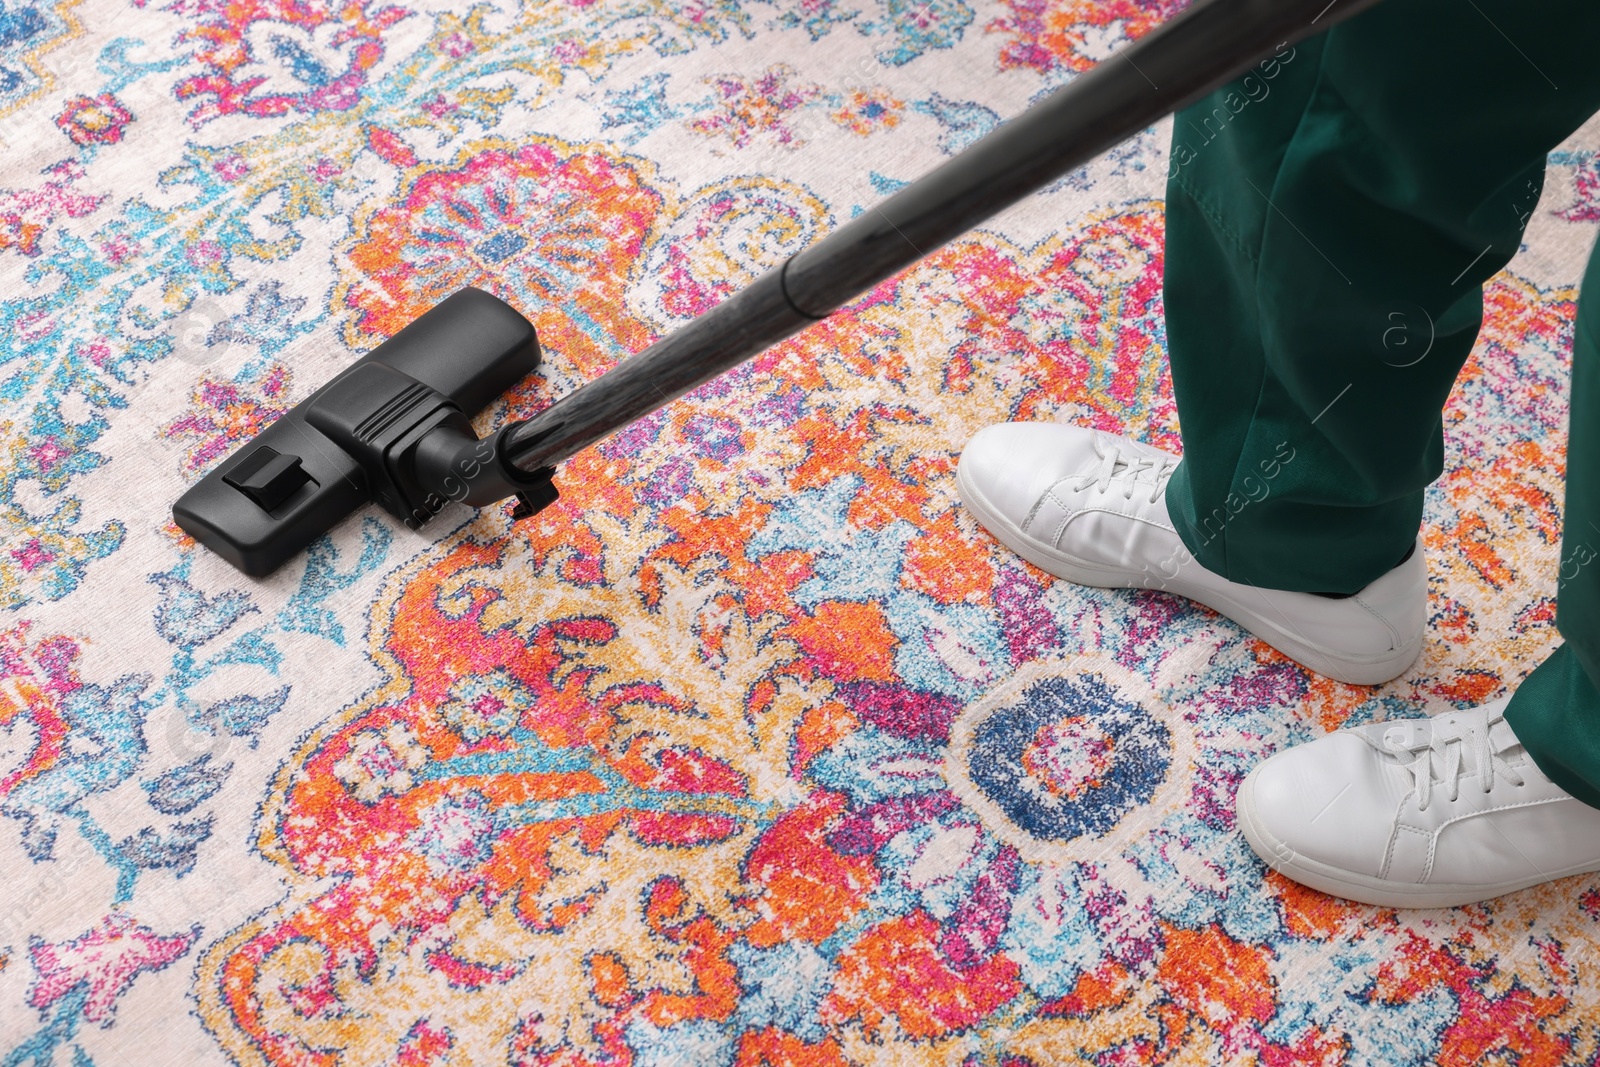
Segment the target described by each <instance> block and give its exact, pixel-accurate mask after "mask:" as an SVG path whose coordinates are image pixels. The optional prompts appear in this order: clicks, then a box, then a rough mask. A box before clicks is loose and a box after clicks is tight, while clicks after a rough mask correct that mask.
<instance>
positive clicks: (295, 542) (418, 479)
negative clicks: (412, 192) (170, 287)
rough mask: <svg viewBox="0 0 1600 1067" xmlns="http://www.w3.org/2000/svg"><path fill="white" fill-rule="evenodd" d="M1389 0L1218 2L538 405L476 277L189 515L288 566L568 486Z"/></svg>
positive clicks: (516, 316) (254, 563)
mask: <svg viewBox="0 0 1600 1067" xmlns="http://www.w3.org/2000/svg"><path fill="white" fill-rule="evenodd" d="M1376 2H1377V0H1199V2H1197V3H1195V4H1194V5H1193V6H1191V7H1189V8H1187V9H1186V10H1185V11H1183V12H1182V13H1181V14H1179V15H1177V16H1176V17H1174V18H1172V19H1171V20H1169V21H1168V22H1166V23H1165V24H1163V25H1162V26H1160V27H1159V28H1157V29H1156V30H1153V31H1152V32H1150V33H1148V34H1146V35H1145V36H1144V37H1142V38H1141V39H1139V40H1138V41H1136V42H1134V43H1132V44H1130V45H1128V46H1127V47H1125V48H1123V49H1121V50H1119V51H1118V52H1116V53H1114V54H1113V55H1111V56H1110V57H1108V58H1107V59H1105V60H1104V61H1102V62H1101V63H1099V64H1098V65H1096V66H1095V67H1094V68H1092V69H1091V70H1089V71H1087V72H1085V73H1083V74H1081V75H1079V76H1078V77H1077V78H1075V79H1073V80H1072V81H1070V82H1068V83H1067V84H1065V85H1063V86H1062V87H1061V88H1059V89H1057V90H1056V91H1055V92H1054V93H1052V94H1051V95H1049V96H1048V97H1046V98H1045V99H1043V100H1041V101H1040V102H1039V103H1037V104H1035V105H1034V106H1033V107H1032V108H1030V109H1029V110H1027V111H1026V112H1024V113H1023V114H1022V115H1020V116H1018V117H1016V118H1014V119H1012V120H1010V121H1009V122H1006V123H1004V124H1003V125H1001V126H1000V127H998V128H997V129H995V130H994V131H993V132H991V133H990V134H989V135H988V136H986V137H984V138H983V139H982V140H980V141H978V142H976V143H975V144H973V145H972V146H971V147H969V148H967V149H966V150H965V151H963V152H961V153H960V154H959V155H956V156H954V157H953V158H951V159H949V160H947V161H946V162H945V163H943V164H942V165H940V166H939V167H937V168H935V169H934V170H933V171H931V172H930V173H928V174H926V175H924V176H923V177H921V178H919V179H918V180H916V181H915V182H912V183H911V184H910V185H907V186H905V187H904V188H903V189H901V190H900V191H899V192H897V193H895V194H894V195H893V196H891V197H889V198H888V199H886V200H884V201H883V202H881V203H879V204H877V205H875V206H874V207H872V208H871V209H870V210H868V211H865V212H863V213H862V214H860V215H858V216H857V217H856V218H855V219H853V220H852V221H850V222H849V223H846V224H845V225H843V226H840V227H839V228H838V229H836V230H834V231H833V232H832V233H830V234H828V235H827V236H826V237H823V238H822V239H821V240H819V241H817V242H815V243H814V244H812V245H810V246H809V247H807V248H805V249H804V250H802V251H800V252H798V253H796V254H795V255H794V256H792V257H791V258H790V259H788V260H787V261H785V262H784V263H783V265H782V266H780V267H778V268H776V269H774V270H771V271H769V272H768V273H766V274H764V275H762V276H761V277H759V278H757V279H756V280H755V281H754V282H753V283H751V285H750V286H749V287H748V288H745V289H743V290H741V291H739V292H737V293H735V294H733V295H732V296H730V297H729V298H727V299H726V300H724V301H723V302H722V303H721V304H719V305H717V306H716V307H714V308H712V309H711V310H710V311H708V312H706V313H705V314H703V315H701V316H700V317H699V318H697V319H695V320H694V321H692V322H690V323H688V324H686V325H685V326H683V327H682V328H680V329H679V330H677V331H676V332H674V333H672V334H670V335H668V336H667V337H665V338H663V339H661V340H659V341H657V342H656V343H655V344H653V345H650V346H649V347H648V348H646V349H645V350H644V351H643V352H640V353H638V354H637V355H635V356H632V357H631V358H628V359H626V360H624V361H622V362H621V363H620V364H618V365H617V366H616V367H615V368H613V369H612V370H610V371H608V372H606V373H605V374H602V375H600V376H599V377H597V378H595V379H594V380H593V381H590V382H587V383H585V384H584V385H582V386H580V387H579V388H577V389H575V390H573V391H572V392H571V393H570V394H568V395H567V396H565V397H563V398H561V399H560V400H558V401H557V402H555V403H554V404H552V405H551V406H550V407H548V408H546V409H545V410H543V411H542V412H540V413H539V414H537V415H535V416H533V417H532V418H529V419H527V420H525V421H521V422H515V423H512V424H510V425H508V426H506V427H504V428H502V429H501V430H499V431H498V432H497V433H494V434H493V435H491V436H490V437H487V438H484V439H481V440H480V439H479V438H478V436H477V434H476V433H475V432H474V431H473V428H472V424H471V422H470V421H469V414H472V413H476V412H478V411H480V410H481V409H482V408H484V407H485V406H487V405H488V404H489V402H490V401H491V400H493V399H494V398H495V397H496V396H498V395H500V394H501V393H502V392H504V391H505V390H507V389H509V388H511V387H512V386H513V385H515V384H516V383H517V382H519V381H520V380H521V379H522V378H524V377H525V376H526V375H527V374H529V373H530V372H531V371H532V370H533V369H534V368H535V367H536V366H537V365H538V361H539V342H538V338H537V337H536V336H535V333H534V329H533V326H532V324H531V323H529V322H528V320H527V319H525V318H524V317H523V316H522V315H521V314H520V313H518V312H517V311H516V309H514V308H512V307H511V306H510V305H508V304H506V303H504V302H503V301H501V300H500V299H498V298H497V297H494V296H491V295H490V294H488V293H485V292H483V291H481V290H477V289H471V288H468V289H463V290H461V291H460V292H457V293H455V294H453V295H451V296H450V297H449V298H447V299H446V300H444V301H442V302H441V303H440V304H438V305H437V306H435V307H434V308H432V309H431V310H429V311H428V312H426V313H425V314H423V315H422V316H420V317H419V318H418V319H417V320H416V321H415V322H412V323H411V324H410V325H408V326H406V327H405V328H404V329H402V330H401V331H400V332H399V333H397V334H396V335H395V336H394V337H392V338H390V339H389V340H387V341H385V342H384V343H383V344H381V345H379V346H378V347H377V348H376V349H374V350H373V351H372V352H371V353H369V354H368V355H366V356H365V357H363V358H362V359H360V360H359V361H357V362H356V363H354V364H353V365H351V366H350V367H348V368H346V369H345V370H344V371H343V372H341V373H340V374H339V375H337V376H336V377H335V378H333V380H331V381H329V382H328V383H327V384H326V385H324V386H322V387H321V388H320V389H318V390H317V391H316V392H315V393H313V394H312V395H311V396H309V397H307V398H306V399H305V400H303V401H301V402H300V404H299V405H298V406H296V407H295V408H294V409H293V410H292V411H290V412H288V413H287V414H285V415H283V416H282V417H281V418H279V419H278V420H277V421H276V422H274V423H273V424H272V425H270V426H268V427H267V428H266V429H264V430H262V431H261V432H260V433H258V434H256V436H255V437H253V438H252V439H250V440H249V441H248V442H246V443H245V444H244V445H242V446H241V447H240V448H239V449H238V450H236V451H235V452H233V453H232V454H231V455H230V456H229V457H228V458H227V459H225V460H224V461H223V462H222V463H221V464H219V465H218V466H217V467H216V468H215V469H214V470H212V471H211V472H210V473H208V474H207V475H206V476H205V477H204V478H203V479H201V480H200V481H199V482H198V483H197V484H195V485H194V486H193V487H192V488H190V489H189V491H188V492H186V493H184V494H183V496H182V497H181V498H180V499H179V500H178V502H177V503H176V504H175V505H174V506H173V509H172V510H173V517H174V519H176V521H177V524H178V526H179V527H181V528H182V529H183V530H184V531H185V532H187V533H188V534H190V535H191V536H193V537H194V538H195V540H197V541H199V542H200V543H201V544H203V545H205V546H206V547H207V548H209V549H211V550H212V551H213V552H216V553H217V554H218V555H220V556H221V557H222V558H224V559H226V560H227V561H228V562H229V563H231V564H233V565H234V566H235V567H237V568H238V569H239V570H241V571H243V572H244V573H246V574H248V575H251V576H255V577H260V576H264V575H267V574H270V573H271V572H272V571H274V570H276V569H277V568H278V567H279V566H281V565H282V564H283V563H285V562H286V561H288V560H289V559H290V558H291V557H293V556H295V555H296V554H297V553H299V552H300V551H301V550H302V549H304V548H305V547H306V546H308V545H309V544H310V543H311V542H312V541H313V540H315V539H316V538H317V537H319V536H321V535H322V534H324V533H326V532H327V531H328V530H330V529H331V528H332V527H333V526H334V525H335V524H337V523H338V522H340V521H341V520H343V519H344V518H345V517H346V516H348V515H349V514H350V513H351V512H352V511H354V510H355V509H356V508H358V507H360V506H362V505H363V504H367V503H377V504H379V505H381V506H382V507H384V508H385V509H386V510H388V511H389V512H390V513H391V514H393V515H395V516H396V517H397V518H399V519H401V520H402V521H404V522H405V523H406V525H408V526H409V527H411V528H413V529H415V528H418V527H420V526H421V525H422V524H424V523H426V522H427V521H428V520H429V519H430V518H431V517H432V516H434V515H435V514H437V513H438V512H439V511H441V510H443V509H444V508H445V506H447V505H448V504H450V503H452V502H456V503H462V504H466V505H469V506H472V507H486V506H488V505H490V504H494V503H496V502H498V501H501V500H505V499H507V498H509V497H515V498H516V500H517V505H516V508H515V510H514V511H513V512H512V516H511V517H512V520H513V521H515V520H517V519H521V518H525V517H527V516H530V515H532V514H534V513H536V512H538V511H539V510H541V509H542V508H545V507H548V506H549V505H550V504H551V503H553V502H554V501H555V500H556V498H557V490H556V487H555V483H554V481H553V476H554V474H555V470H556V466H557V464H559V463H561V462H562V461H563V460H565V459H567V458H569V457H571V456H572V455H573V454H574V453H576V452H578V451H580V450H581V449H584V448H587V447H588V446H589V445H591V444H594V443H595V442H597V441H599V440H601V439H602V438H604V437H606V436H607V435H609V434H611V433H612V432H614V431H616V430H619V429H622V428H623V427H624V426H626V425H628V424H629V423H631V422H633V421H634V420H636V419H638V418H641V417H643V416H645V415H648V414H649V413H650V412H652V411H654V410H656V409H657V408H660V407H663V406H664V405H666V404H668V403H670V402H671V401H673V400H675V399H677V398H678V397H680V396H682V395H683V394H684V393H687V392H689V391H690V390H692V389H694V388H696V387H697V386H699V385H701V384H703V383H704V382H706V381H709V380H710V379H711V378H714V377H716V376H717V375H719V374H721V373H723V372H724V371H727V370H729V369H731V368H733V367H734V366H737V365H738V364H739V363H742V362H744V361H745V360H747V359H750V358H751V357H753V356H755V355H757V354H759V353H760V352H762V351H763V350H765V349H766V348H768V347H770V346H771V345H774V344H776V343H778V342H779V341H782V340H783V339H785V338H787V337H790V336H792V335H794V334H796V333H798V332H800V331H801V330H804V329H805V328H806V327H807V326H809V325H811V324H812V323H814V322H818V321H820V320H821V319H824V318H826V317H827V316H828V315H830V314H831V313H832V312H834V311H835V310H837V309H838V308H839V307H841V306H842V305H844V304H845V303H847V302H848V301H850V300H852V299H854V298H855V297H857V296H859V295H860V294H862V293H864V292H866V291H867V290H868V289H870V288H872V287H873V286H874V285H877V284H878V283H880V282H882V281H884V280H885V279H887V278H889V277H891V276H893V275H894V274H896V273H897V272H899V271H901V270H903V269H904V268H906V267H908V266H910V265H912V264H913V263H915V262H916V261H918V260H919V259H921V258H923V257H924V256H926V255H928V254H929V253H930V252H932V251H934V250H935V249H937V248H939V247H940V246H942V245H944V244H946V243H947V242H949V241H951V240H954V239H955V238H957V237H959V236H961V235H962V234H964V233H966V232H967V231H968V230H970V229H972V228H973V227H974V226H977V225H978V224H979V223H981V222H983V221H984V220H986V219H988V218H989V217H991V216H993V215H995V214H997V213H998V212H1000V211H1002V210H1004V209H1005V208H1007V207H1009V206H1010V205H1012V204H1014V203H1016V202H1017V201H1018V200H1020V199H1022V198H1023V197H1025V196H1027V195H1029V194H1030V193H1034V192H1037V191H1038V190H1040V189H1042V188H1044V187H1045V186H1046V185H1049V184H1050V183H1051V182H1053V181H1055V180H1056V179H1057V178H1059V177H1061V176H1063V175H1065V174H1067V173H1069V172H1071V171H1072V170H1073V169H1075V168H1077V167H1079V166H1082V165H1083V164H1084V163H1086V162H1088V161H1089V160H1090V159H1092V158H1094V157H1095V156H1096V155H1098V154H1099V153H1101V152H1103V151H1105V150H1106V149H1108V148H1111V147H1112V146H1114V145H1116V144H1117V143H1119V142H1121V141H1123V140H1125V139H1127V138H1129V137H1131V136H1133V135H1135V134H1137V133H1139V132H1140V131H1142V130H1144V129H1145V128H1146V127H1148V126H1150V125H1151V124H1152V123H1154V122H1156V121H1158V120H1160V119H1161V118H1163V117H1164V116H1166V115H1167V114H1169V113H1170V112H1173V111H1176V110H1178V109H1179V108H1182V107H1184V106H1186V105H1188V104H1190V103H1192V102H1194V101H1195V100H1197V99H1199V98H1200V97H1202V96H1204V95H1205V94H1206V93H1209V92H1211V91H1212V90H1214V89H1216V88H1218V87H1220V86H1222V85H1225V84H1227V83H1228V82H1229V81H1231V80H1232V79H1233V78H1235V77H1237V76H1239V75H1240V74H1242V73H1243V72H1244V71H1245V70H1247V69H1248V68H1250V67H1251V66H1252V65H1254V64H1255V63H1256V62H1257V61H1259V60H1261V59H1263V58H1265V57H1266V56H1268V55H1270V54H1272V53H1273V52H1275V51H1281V50H1282V49H1283V48H1284V47H1286V46H1288V45H1291V44H1293V43H1295V42H1297V41H1300V40H1302V39H1304V38H1306V37H1308V36H1310V35H1312V34H1314V33H1319V32H1321V31H1323V30H1326V29H1327V28H1328V27H1329V26H1330V25H1332V24H1334V23H1335V22H1338V21H1341V20H1343V19H1345V18H1349V17H1350V16H1352V15H1354V14H1356V13H1358V12H1360V11H1362V10H1364V9H1366V8H1368V7H1371V6H1373V4H1375V3H1376Z"/></svg>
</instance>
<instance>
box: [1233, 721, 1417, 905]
mask: <svg viewBox="0 0 1600 1067" xmlns="http://www.w3.org/2000/svg"><path fill="white" fill-rule="evenodd" d="M1241 794H1242V796H1241V799H1242V800H1243V801H1244V802H1245V803H1247V804H1248V805H1249V807H1250V812H1251V817H1252V821H1253V822H1254V824H1255V827H1256V830H1257V832H1258V834H1259V835H1260V836H1262V837H1265V838H1266V841H1265V842H1264V843H1265V844H1266V846H1267V850H1266V851H1267V852H1270V853H1271V854H1270V855H1269V854H1263V856H1262V858H1263V859H1265V860H1267V861H1268V862H1269V863H1271V864H1273V865H1274V866H1281V865H1283V864H1285V863H1290V862H1292V861H1293V860H1294V859H1295V858H1303V859H1308V860H1313V861H1315V862H1317V863H1321V864H1325V865H1327V866H1329V867H1336V868H1338V869H1340V870H1344V871H1350V872H1353V873H1356V874H1361V875H1365V876H1367V877H1377V876H1378V875H1379V874H1380V873H1381V871H1382V870H1383V866H1384V858H1385V856H1386V854H1387V852H1388V847H1389V838H1390V836H1391V834H1392V832H1393V829H1394V823H1395V818H1396V814H1397V812H1398V808H1399V801H1400V796H1399V794H1398V792H1397V790H1396V787H1395V784H1394V783H1393V782H1392V781H1391V780H1390V778H1389V776H1388V775H1387V774H1386V772H1385V768H1384V766H1383V765H1382V763H1381V762H1380V761H1379V759H1378V758H1377V755H1376V753H1374V752H1373V751H1372V749H1371V747H1370V746H1369V745H1367V743H1366V742H1364V741H1362V740H1361V739H1360V738H1359V737H1357V736H1355V735H1354V734H1353V733H1350V732H1344V731H1341V732H1339V733H1335V734H1330V735H1329V736H1327V737H1323V738H1320V739H1318V740H1316V741H1313V742H1310V743H1309V744H1304V745H1297V746H1295V747H1293V748H1290V749H1287V750H1285V751H1283V752H1280V753H1278V754H1277V755H1275V756H1273V757H1271V758H1270V759H1268V760H1267V761H1266V762H1264V763H1262V764H1261V765H1260V766H1258V767H1257V768H1256V769H1255V770H1254V771H1253V772H1251V774H1250V776H1249V778H1247V779H1246V781H1245V784H1244V785H1243V786H1242V787H1241Z"/></svg>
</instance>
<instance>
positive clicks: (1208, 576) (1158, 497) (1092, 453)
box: [956, 422, 1427, 685]
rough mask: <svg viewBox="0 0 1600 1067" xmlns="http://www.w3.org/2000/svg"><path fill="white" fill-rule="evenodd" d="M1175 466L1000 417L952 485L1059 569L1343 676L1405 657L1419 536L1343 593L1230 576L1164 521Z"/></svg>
mask: <svg viewBox="0 0 1600 1067" xmlns="http://www.w3.org/2000/svg"><path fill="white" fill-rule="evenodd" d="M1177 465H1178V457H1176V456H1174V455H1171V454H1170V453H1167V452H1162V451H1161V450H1159V449H1155V448H1151V447H1149V446H1148V445H1142V444H1139V443H1138V442H1136V441H1131V440H1129V439H1127V438H1125V437H1117V436H1114V435H1112V434H1106V433H1101V432H1100V431H1098V430H1090V429H1087V428H1085V427H1081V426H1066V425H1062V424H1060V423H1051V422H1008V423H1001V424H999V425H997V426H989V427H986V428H984V429H983V430H980V431H979V432H978V433H977V434H975V435H974V436H973V438H972V440H971V441H969V442H967V447H966V449H965V450H963V451H962V453H961V461H960V463H959V464H958V465H957V467H956V484H957V486H958V487H959V490H960V493H961V500H962V502H963V503H964V504H965V505H966V506H967V507H968V508H969V509H970V510H971V511H972V513H973V514H974V515H976V516H977V518H978V521H979V522H981V523H982V524H983V525H984V526H985V527H986V528H988V530H989V532H990V533H992V534H994V535H995V537H997V538H999V539H1000V541H1001V542H1002V543H1003V544H1005V545H1006V546H1007V547H1009V548H1010V549H1011V550H1012V551H1014V552H1016V553H1017V554H1018V555H1020V556H1021V557H1022V558H1023V559H1026V560H1028V561H1029V562H1030V563H1032V564H1034V565H1035V566H1038V567H1041V568H1043V569H1044V570H1046V571H1048V572H1050V573H1051V574H1053V575H1055V576H1056V577H1058V578H1065V579H1067V580H1068V581H1072V582H1077V583H1079V584H1080V585H1096V586H1103V587H1107V588H1113V589H1164V590H1166V591H1168V592H1172V593H1178V594H1181V595H1183V596H1186V597H1188V598H1189V599H1191V600H1197V601H1199V602H1200V603H1202V604H1204V605H1205V606H1206V607H1208V608H1211V609H1213V610H1215V611H1218V612H1221V613H1222V614H1223V615H1226V616H1227V617H1228V618H1230V619H1232V620H1233V621H1234V622H1236V623H1238V624H1239V625H1240V626H1243V627H1244V628H1245V629H1246V630H1249V631H1250V632H1251V633H1253V634H1255V635H1256V636H1257V637H1259V638H1261V639H1262V640H1263V641H1265V642H1267V644H1269V645H1271V646H1272V647H1273V648H1276V649H1277V650H1278V651H1280V652H1282V653H1283V654H1284V655H1286V656H1289V657H1290V658H1291V659H1294V660H1296V661H1298V662H1300V663H1303V664H1305V666H1307V667H1309V668H1310V669H1312V670H1314V671H1316V672H1318V673H1319V674H1325V675H1328V676H1329V677H1331V678H1337V679H1339V680H1340V681H1343V682H1353V683H1356V684H1358V685H1377V684H1378V683H1380V682H1387V681H1388V680H1389V679H1391V678H1394V677H1395V676H1397V675H1398V674H1400V673H1401V672H1402V671H1404V670H1405V669H1406V668H1407V667H1409V666H1411V664H1412V662H1413V661H1414V660H1415V659H1416V658H1417V653H1418V652H1420V651H1421V650H1422V637H1423V626H1424V623H1425V622H1426V613H1427V568H1426V567H1425V566H1424V564H1423V559H1422V545H1421V542H1420V541H1419V542H1418V544H1417V547H1416V549H1415V550H1414V551H1413V552H1412V553H1411V555H1410V556H1409V557H1407V559H1406V560H1405V562H1403V563H1401V564H1400V565H1399V566H1398V567H1396V568H1394V570H1392V571H1390V572H1389V573H1388V574H1385V575H1384V576H1383V577H1381V578H1379V579H1378V580H1377V581H1375V582H1373V583H1372V584H1371V585H1369V586H1367V587H1366V588H1365V589H1363V590H1361V592H1359V593H1356V594H1355V595H1354V596H1350V597H1345V598H1342V599H1335V598H1331V597H1324V596H1318V595H1316V594H1315V593H1291V592H1285V591H1283V590H1279V589H1262V588H1260V587H1258V586H1253V585H1246V584H1243V583H1240V582H1232V581H1229V580H1228V579H1226V578H1224V577H1222V576H1221V575H1219V574H1215V573H1213V572H1212V571H1208V570H1206V569H1205V568H1204V567H1202V566H1201V565H1200V564H1199V563H1198V562H1197V561H1196V560H1195V558H1194V556H1193V555H1192V554H1191V553H1190V552H1189V550H1188V549H1187V548H1186V547H1184V544H1183V542H1182V541H1181V540H1180V539H1179V537H1178V534H1177V532H1176V531H1175V530H1173V528H1172V520H1171V519H1170V518H1169V517H1168V515H1167V503H1166V497H1165V491H1166V488H1167V481H1168V480H1169V479H1170V478H1171V477H1172V471H1173V469H1174V468H1175V467H1176V466H1177ZM1243 506H1245V507H1248V506H1249V505H1248V504H1245V505H1243Z"/></svg>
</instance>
